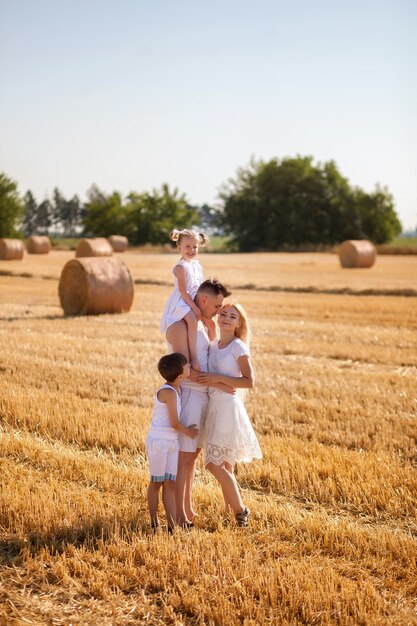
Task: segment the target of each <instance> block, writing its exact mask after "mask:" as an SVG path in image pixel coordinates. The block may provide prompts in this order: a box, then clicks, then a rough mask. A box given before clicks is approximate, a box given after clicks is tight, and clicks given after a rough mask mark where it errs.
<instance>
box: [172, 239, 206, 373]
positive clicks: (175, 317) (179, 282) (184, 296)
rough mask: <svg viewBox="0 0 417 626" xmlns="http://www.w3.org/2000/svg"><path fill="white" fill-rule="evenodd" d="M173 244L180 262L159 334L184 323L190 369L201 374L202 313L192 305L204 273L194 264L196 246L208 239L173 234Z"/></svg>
mask: <svg viewBox="0 0 417 626" xmlns="http://www.w3.org/2000/svg"><path fill="white" fill-rule="evenodd" d="M170 238H171V239H172V241H176V242H177V248H178V250H179V252H180V255H181V258H180V259H179V261H177V263H176V264H175V265H174V268H173V270H172V271H173V273H174V289H173V291H172V293H171V295H170V296H169V298H168V301H167V303H166V305H165V309H164V312H163V314H162V319H161V332H163V333H166V331H167V329H168V328H169V327H170V326H171V324H173V323H174V322H178V321H179V320H182V319H183V320H185V322H186V324H187V332H188V347H189V351H190V361H191V366H192V367H193V369H195V370H196V371H200V363H199V361H198V358H197V352H196V342H197V323H198V320H199V319H201V311H200V309H199V308H198V306H197V305H196V304H195V302H194V297H195V294H196V293H197V289H198V288H199V286H200V285H201V283H202V282H203V280H204V279H203V270H202V267H201V265H200V263H199V261H198V260H197V256H198V248H199V246H205V245H207V243H208V241H209V238H208V237H207V235H205V234H204V233H199V232H197V231H195V230H190V229H187V228H185V229H183V230H173V231H172V232H171V233H170Z"/></svg>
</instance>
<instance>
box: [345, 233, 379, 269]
mask: <svg viewBox="0 0 417 626" xmlns="http://www.w3.org/2000/svg"><path fill="white" fill-rule="evenodd" d="M375 259H376V249H375V246H374V244H373V243H372V242H371V241H368V240H367V239H358V240H354V239H348V240H347V241H344V242H343V243H342V244H341V245H340V246H339V260H340V265H341V266H342V267H372V265H373V264H374V263H375Z"/></svg>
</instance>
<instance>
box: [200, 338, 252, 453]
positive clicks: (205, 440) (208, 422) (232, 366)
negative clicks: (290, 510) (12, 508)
mask: <svg viewBox="0 0 417 626" xmlns="http://www.w3.org/2000/svg"><path fill="white" fill-rule="evenodd" d="M243 355H247V356H249V349H248V347H247V345H246V344H245V343H244V342H243V341H241V340H240V339H234V340H233V341H232V342H231V343H230V344H229V345H228V346H226V347H225V348H219V342H218V340H217V339H216V340H215V341H212V342H211V343H210V352H209V372H215V373H217V374H223V375H225V376H233V377H236V378H237V377H239V376H241V371H240V367H239V362H238V358H239V357H241V356H243ZM209 397H210V399H209V406H208V410H207V413H206V418H205V421H204V428H203V434H202V437H201V442H202V445H203V447H204V448H205V463H206V465H207V463H214V464H215V465H222V463H224V461H227V462H228V463H230V464H231V465H234V464H235V463H236V462H242V461H243V462H245V463H248V462H249V461H251V460H252V459H261V458H262V452H261V449H260V447H259V443H258V440H257V438H256V435H255V431H254V430H253V428H252V424H251V423H250V420H249V416H248V414H247V412H246V409H245V406H244V404H243V402H242V400H241V399H240V398H239V396H238V394H236V395H231V394H230V393H226V392H225V391H222V390H221V389H216V388H215V387H209Z"/></svg>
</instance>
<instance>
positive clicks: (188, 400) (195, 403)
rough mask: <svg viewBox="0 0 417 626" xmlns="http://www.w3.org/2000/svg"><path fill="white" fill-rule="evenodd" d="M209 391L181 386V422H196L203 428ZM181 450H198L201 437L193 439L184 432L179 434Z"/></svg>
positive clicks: (185, 424) (198, 426)
mask: <svg viewBox="0 0 417 626" xmlns="http://www.w3.org/2000/svg"><path fill="white" fill-rule="evenodd" d="M208 399H209V398H208V393H207V392H206V391H196V390H195V389H191V388H189V387H182V388H181V418H180V419H181V424H183V425H184V426H191V425H192V424H195V425H196V426H197V428H199V429H200V433H201V429H202V427H203V423H204V417H205V415H206V411H207V407H208ZM178 442H179V444H180V452H196V451H197V448H200V445H199V437H197V438H196V439H191V437H187V435H184V434H183V433H179V434H178Z"/></svg>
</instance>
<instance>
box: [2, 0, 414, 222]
mask: <svg viewBox="0 0 417 626" xmlns="http://www.w3.org/2000/svg"><path fill="white" fill-rule="evenodd" d="M416 30H417V2H415V0H390V1H388V0H350V1H349V2H347V1H346V0H345V1H344V2H341V1H338V0H332V1H330V0H315V1H314V2H313V1H312V0H293V1H292V2H289V1H288V0H285V1H284V0H257V1H256V2H255V1H254V0H251V1H247V0H210V1H208V0H207V1H206V0H146V1H145V0H71V2H69V1H68V0H13V2H10V0H0V84H1V86H2V89H1V93H0V171H3V172H5V173H6V175H7V176H9V177H10V178H12V179H14V180H15V181H16V182H17V183H18V190H19V192H20V193H21V194H22V195H23V194H24V193H25V192H26V191H27V190H28V189H30V190H31V191H32V192H33V193H34V195H35V197H36V198H37V200H38V201H41V200H43V199H44V198H45V197H46V196H52V192H53V189H54V188H55V187H58V188H59V189H60V190H61V192H62V193H63V194H64V196H65V197H68V198H70V197H72V196H73V195H74V194H78V196H79V197H80V198H81V199H82V200H84V199H85V198H86V192H87V190H88V189H89V188H90V187H91V185H92V184H96V185H97V186H98V187H99V188H100V189H101V190H103V191H105V192H107V193H111V192H112V191H114V190H116V191H119V192H121V193H122V194H128V193H129V192H130V191H137V192H142V191H151V190H153V189H159V188H160V187H161V185H162V183H165V182H166V183H168V184H169V185H170V186H171V187H172V188H177V189H178V190H179V191H180V192H181V193H184V194H185V196H186V198H187V199H188V201H189V202H190V203H192V204H203V203H207V204H213V203H216V202H217V201H218V194H219V191H220V188H221V186H222V185H223V184H224V183H226V182H227V181H228V180H229V179H230V178H233V177H235V176H236V172H237V170H238V168H241V167H246V166H248V164H249V163H250V160H251V159H252V158H255V159H262V160H264V161H267V160H269V159H272V158H278V159H281V158H284V157H295V156H297V155H302V156H304V155H310V156H312V157H313V158H314V160H315V162H320V163H324V162H325V161H329V160H334V161H335V162H336V164H337V166H338V168H339V170H340V172H341V173H342V174H343V175H344V176H345V177H346V178H348V180H349V182H350V184H351V185H352V186H359V187H361V188H362V189H364V190H365V191H367V192H372V191H373V190H374V189H375V185H376V184H377V183H379V184H381V185H383V186H386V187H387V188H388V191H389V192H390V193H391V194H392V195H393V197H394V203H395V209H396V211H397V214H398V216H399V219H400V221H401V223H402V225H403V228H404V229H405V230H411V229H414V228H416V227H417V36H416Z"/></svg>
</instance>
